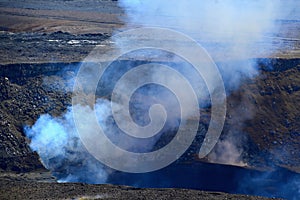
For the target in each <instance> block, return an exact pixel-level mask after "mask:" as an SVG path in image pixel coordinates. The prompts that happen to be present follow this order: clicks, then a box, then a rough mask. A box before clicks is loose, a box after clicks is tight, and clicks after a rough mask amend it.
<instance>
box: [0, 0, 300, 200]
mask: <svg viewBox="0 0 300 200" xmlns="http://www.w3.org/2000/svg"><path fill="white" fill-rule="evenodd" d="M58 2H59V5H60V6H59V7H57V5H58ZM95 5H97V6H95ZM0 16H1V17H0V24H1V25H0V29H1V32H0V44H1V46H0V54H1V57H0V69H1V70H0V94H1V95H0V124H1V126H0V142H1V143H0V169H1V171H0V172H1V173H0V191H1V192H0V198H1V199H24V198H25V199H80V198H83V199H84V198H86V199H101V198H107V199H128V198H130V199H131V198H132V199H170V198H172V199H226V198H227V199H262V198H260V197H253V196H244V195H231V194H226V193H219V192H202V191H197V190H186V189H138V188H132V187H127V186H115V185H87V184H80V183H74V184H73V183H65V184H61V183H60V184H59V183H54V181H55V179H54V178H53V177H51V175H50V173H49V172H47V171H46V170H45V169H44V167H43V165H42V164H41V162H40V161H39V157H38V155H37V154H36V153H35V152H32V151H31V150H30V148H29V146H28V144H29V142H30V141H29V140H28V139H27V138H26V137H25V135H24V130H23V129H24V126H26V125H32V124H33V123H34V122H35V121H36V120H37V118H38V117H39V116H40V115H41V114H44V113H49V114H50V115H52V116H58V115H60V114H61V113H63V112H65V111H66V109H67V107H68V106H69V105H70V104H71V96H72V93H71V88H68V80H70V79H71V78H73V77H75V76H76V70H77V69H78V66H79V65H80V62H81V61H82V60H83V59H84V58H85V57H86V56H87V55H88V54H89V52H90V51H91V50H92V49H93V48H94V47H95V45H99V44H100V45H103V49H104V50H105V48H106V43H107V41H106V39H108V38H109V37H110V35H111V34H112V32H113V31H115V30H116V29H117V28H120V27H122V26H123V24H124V22H123V21H122V18H124V17H126V16H125V15H124V13H123V11H122V10H120V8H119V7H118V6H117V3H116V2H115V1H104V0H102V1H97V0H93V1H79V0H76V1H55V0H53V1H48V2H44V1H38V0H31V1H18V2H17V3H16V2H14V1H1V2H0ZM131 26H134V25H131ZM281 32H282V35H278V37H277V38H276V41H277V42H278V43H276V42H275V44H274V45H276V44H279V43H280V44H282V43H284V44H285V47H286V48H283V49H281V50H280V51H278V52H277V53H275V54H274V55H272V56H268V57H261V58H260V66H259V72H260V75H259V76H257V77H255V78H252V79H249V78H247V79H245V81H244V82H243V84H242V85H241V86H240V88H239V89H238V90H237V91H234V92H232V94H231V95H230V96H229V97H228V100H227V106H228V112H227V118H226V124H225V128H224V131H223V137H226V135H228V134H232V132H231V130H232V129H235V128H236V129H239V130H240V129H241V130H243V132H245V133H246V139H247V145H245V146H244V147H243V148H244V149H245V150H246V151H244V152H243V155H242V156H243V161H244V162H245V163H247V164H248V166H247V168H248V169H249V170H251V169H254V170H262V171H272V170H276V169H278V168H280V169H284V170H287V173H288V174H289V173H294V174H298V173H300V156H299V155H300V144H299V138H300V111H299V107H300V43H299V41H300V35H299V33H300V22H299V21H297V20H293V21H284V22H283V25H282V31H281ZM286 32H288V33H289V35H288V36H286V34H285V33H286ZM283 35H285V36H284V37H282V36H283ZM264 45H269V44H264V43H262V44H261V46H262V47H263V46H264ZM290 45H293V47H292V49H291V48H288V47H290ZM208 50H209V48H208ZM247 59H253V58H247ZM219 62H222V61H219ZM270 66H272V69H270ZM61 88H65V89H64V90H62V89H61ZM241 99H242V100H243V101H241ZM241 102H242V103H241ZM237 108H238V109H237ZM201 112H202V113H204V114H203V116H204V117H203V118H202V121H201V124H202V127H203V129H205V127H206V125H207V118H209V108H205V109H203V110H201ZM244 113H251V114H249V115H251V117H250V116H249V118H247V117H246V119H247V120H246V123H245V124H243V125H242V126H241V125H240V124H238V123H236V122H237V120H236V119H238V118H239V117H240V116H241V115H244ZM206 117H207V118H206ZM200 139H201V138H200ZM198 148H199V147H198V146H197V141H195V142H194V143H193V145H192V146H191V148H190V149H189V150H188V152H187V153H186V154H185V155H184V156H183V157H182V158H181V159H180V161H179V162H180V163H183V164H186V165H194V163H201V162H210V160H209V158H205V159H203V160H201V161H199V160H198V159H197V158H196V156H195V155H196V153H197V150H198ZM241 170H242V169H241ZM279 174H280V173H279ZM296 178H299V175H296ZM112 182H113V181H112ZM270 182H272V180H270ZM271 185H272V184H271ZM275 190H276V188H275ZM271 191H272V189H271Z"/></svg>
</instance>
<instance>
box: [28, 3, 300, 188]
mask: <svg viewBox="0 0 300 200" xmlns="http://www.w3.org/2000/svg"><path fill="white" fill-rule="evenodd" d="M119 3H120V5H121V6H122V7H123V8H124V9H125V12H126V14H127V16H128V19H127V20H128V21H127V24H128V26H129V27H132V26H156V27H167V28H172V29H175V30H177V31H179V32H182V33H185V34H187V35H189V36H190V37H192V38H193V39H195V40H196V41H198V42H199V43H200V44H201V45H202V46H204V47H205V48H206V49H207V51H208V52H209V54H210V55H211V56H212V58H213V59H214V60H215V61H216V62H217V63H218V68H219V70H220V72H221V75H222V78H223V80H224V84H225V87H226V91H227V92H228V93H230V92H231V91H233V90H235V89H237V88H238V86H239V84H240V83H241V81H242V80H243V79H244V78H245V77H253V76H255V75H257V74H258V70H257V68H256V62H255V60H254V59H250V58H255V57H259V56H265V55H269V54H271V53H273V51H275V50H276V49H274V48H273V46H272V36H274V35H275V34H276V33H277V30H278V29H279V26H278V25H279V24H277V23H275V22H276V20H278V19H280V18H281V17H283V16H286V15H287V14H288V13H289V11H290V10H289V8H285V9H286V10H285V11H284V12H279V9H280V8H282V7H283V4H285V2H284V1H276V0H275V1H266V0H265V1H264V0H263V1H234V0H229V1H198V0H189V1H186V0H178V1H176V2H175V1H174V2H173V1H159V0H143V1H138V0H120V1H119ZM295 4H296V2H295ZM288 5H290V4H288ZM291 5H293V6H294V4H291ZM170 40H171V41H172V38H170ZM114 42H115V45H116V47H117V48H118V49H120V50H121V51H122V49H123V47H124V46H123V45H124V42H125V43H126V41H120V40H118V39H116V40H115V41H114ZM262 43H264V44H263V46H264V47H265V48H264V49H262V48H260V47H261V46H262ZM176 45H177V46H178V48H181V47H180V43H176V44H174V46H176ZM122 53H127V52H122ZM134 53H135V52H133V53H132V52H131V56H132V58H133V59H134V58H135V55H136V56H137V55H139V56H140V54H138V53H137V54H134ZM161 55H163V54H158V57H159V56H161ZM108 56H109V55H108ZM146 57H147V54H146ZM150 60H151V59H150ZM167 61H168V62H170V63H169V64H171V63H173V62H174V61H175V59H173V57H168V60H167ZM124 63H126V62H124ZM127 68H131V66H127V65H126V64H124V66H122V68H118V69H117V70H112V71H110V75H108V76H107V77H106V79H104V80H102V81H103V82H102V83H104V85H101V84H100V85H99V87H100V89H99V88H97V95H96V100H95V99H93V98H87V99H88V100H90V99H92V101H91V102H89V103H88V104H90V105H91V106H83V105H76V106H77V107H76V108H74V107H70V108H69V109H68V111H67V113H65V114H64V115H63V116H61V117H57V118H55V117H51V116H50V115H48V114H45V115H42V116H41V117H40V118H39V119H38V121H37V122H36V123H35V124H34V125H33V126H32V127H26V128H25V133H26V135H27V136H28V138H30V139H31V144H30V147H31V148H32V150H33V151H37V152H38V154H39V155H40V158H41V160H42V162H43V164H44V165H45V167H46V168H48V169H50V170H52V171H53V172H54V174H55V175H56V176H57V177H58V179H59V180H60V181H80V182H89V183H104V182H106V181H107V179H108V177H109V175H110V174H111V173H113V172H112V170H111V169H109V168H107V167H105V166H104V165H103V164H102V163H100V162H99V161H98V160H96V159H95V158H94V157H93V156H91V155H90V154H89V153H88V152H87V150H86V148H85V147H84V145H83V144H82V142H81V140H80V138H79V136H78V134H77V132H76V131H77V130H76V127H75V124H74V119H73V114H72V111H73V110H74V109H76V110H77V112H79V115H77V116H80V117H81V118H80V119H81V121H82V122H84V123H83V124H84V125H85V126H86V127H85V129H84V130H86V131H89V132H93V131H94V130H95V129H96V128H95V127H94V126H93V124H90V121H91V119H90V118H89V117H88V116H91V115H92V114H91V113H93V112H94V111H95V112H96V115H97V120H98V121H97V122H98V123H99V124H100V125H101V127H102V128H103V129H104V130H105V133H106V134H108V135H107V137H108V138H109V139H110V140H111V141H112V142H114V143H115V144H117V145H118V146H122V145H123V146H122V147H123V148H124V149H126V150H130V151H133V152H148V151H151V150H153V149H155V148H156V147H155V145H156V144H157V143H159V140H160V139H161V138H160V137H162V135H163V134H164V133H169V134H170V135H169V137H170V138H173V137H174V135H173V134H172V133H173V131H174V130H175V132H176V130H177V129H178V124H179V123H180V120H183V119H180V114H174V113H173V112H172V111H174V110H175V111H180V109H178V108H176V106H177V103H178V102H177V101H175V100H174V99H173V98H174V95H173V96H172V94H170V93H168V92H165V91H164V89H163V88H160V89H157V88H155V87H152V86H145V87H144V88H142V89H141V90H140V91H137V95H136V100H137V101H140V104H139V105H138V106H136V107H137V108H135V109H133V110H134V111H138V112H134V113H131V115H132V116H133V118H134V120H136V122H137V123H140V124H142V125H145V124H147V123H149V115H147V114H148V113H147V111H148V110H149V107H150V105H151V104H155V103H159V104H165V107H164V108H165V109H166V112H167V113H168V115H167V116H168V117H170V118H169V119H168V121H167V122H166V124H165V127H164V128H163V129H162V130H161V132H160V133H159V134H158V135H157V136H156V137H152V138H150V139H149V140H148V141H144V140H142V139H140V140H136V139H131V140H127V139H128V138H126V137H124V136H122V135H121V134H120V130H119V129H118V128H117V127H116V124H115V121H114V120H112V118H113V117H112V113H111V110H110V109H109V107H110V106H111V104H114V102H111V101H109V100H110V97H111V96H110V95H111V94H109V93H107V91H110V92H112V89H111V87H114V83H115V79H116V77H119V78H120V73H123V72H126V70H127ZM175 68H177V70H178V71H179V72H180V73H182V74H184V76H185V77H186V78H187V79H188V80H189V81H190V82H192V85H193V84H199V85H197V88H198V91H195V92H196V93H197V94H196V95H197V98H198V100H200V104H201V103H202V105H203V104H204V106H209V104H210V103H211V102H210V101H207V98H208V97H209V95H208V94H207V91H206V90H207V88H205V87H204V86H203V84H204V82H203V80H202V81H197V80H195V78H194V77H195V76H194V74H195V73H194V72H195V71H193V70H189V68H187V64H186V63H185V64H177V65H176V67H175ZM118 70H119V71H118ZM204 70H205V71H206V72H207V74H211V75H210V77H209V78H208V80H211V82H209V84H211V85H213V81H214V80H215V77H214V76H213V73H210V70H211V69H210V68H205V69H204ZM85 75H86V76H85V77H86V81H87V82H89V81H91V80H92V81H96V79H95V74H94V71H93V70H90V71H86V74H85ZM136 78H137V79H138V78H141V77H136ZM152 78H153V81H154V82H155V80H157V79H165V78H168V77H166V76H164V75H161V74H160V73H159V72H156V71H154V72H152ZM169 78H171V81H170V82H172V81H175V82H176V81H177V79H172V77H169ZM124 86H125V87H126V85H124ZM193 86H194V85H193ZM199 88H201V91H200V89H199ZM202 89H203V90H202ZM213 89H215V90H213V91H214V92H215V91H216V90H217V89H218V88H213ZM89 92H90V91H89ZM202 92H203V93H202ZM88 95H90V94H87V96H88ZM155 95H156V96H157V97H158V98H160V99H158V100H157V99H156V98H155V97H156V96H155ZM100 96H102V97H101V98H98V97H100ZM103 96H105V98H103ZM151 97H154V98H152V99H151ZM201 101H202V102H201ZM131 103H134V102H131ZM94 104H95V105H94ZM92 105H94V106H92ZM174 105H175V106H174ZM116 106H118V105H116ZM131 106H132V105H131ZM132 107H133V106H132ZM141 111H142V112H141ZM145 112H146V114H145ZM184 120H185V119H184ZM238 120H240V121H243V120H244V119H243V118H240V119H238ZM238 131H239V130H235V132H238ZM238 142H239V141H235V138H230V139H229V138H225V140H223V141H221V142H220V144H219V146H218V148H216V149H215V150H214V151H213V152H212V154H211V155H210V156H209V159H210V160H211V161H213V162H220V163H226V164H235V165H244V163H242V161H241V160H240V155H241V150H240V149H238V148H236V146H235V144H238ZM99 145H102V146H101V149H104V151H105V147H106V146H105V145H106V143H101V141H99ZM103 153H104V154H105V153H107V155H109V154H110V153H111V152H109V150H108V149H107V152H106V151H105V152H103ZM120 156H122V155H120Z"/></svg>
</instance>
